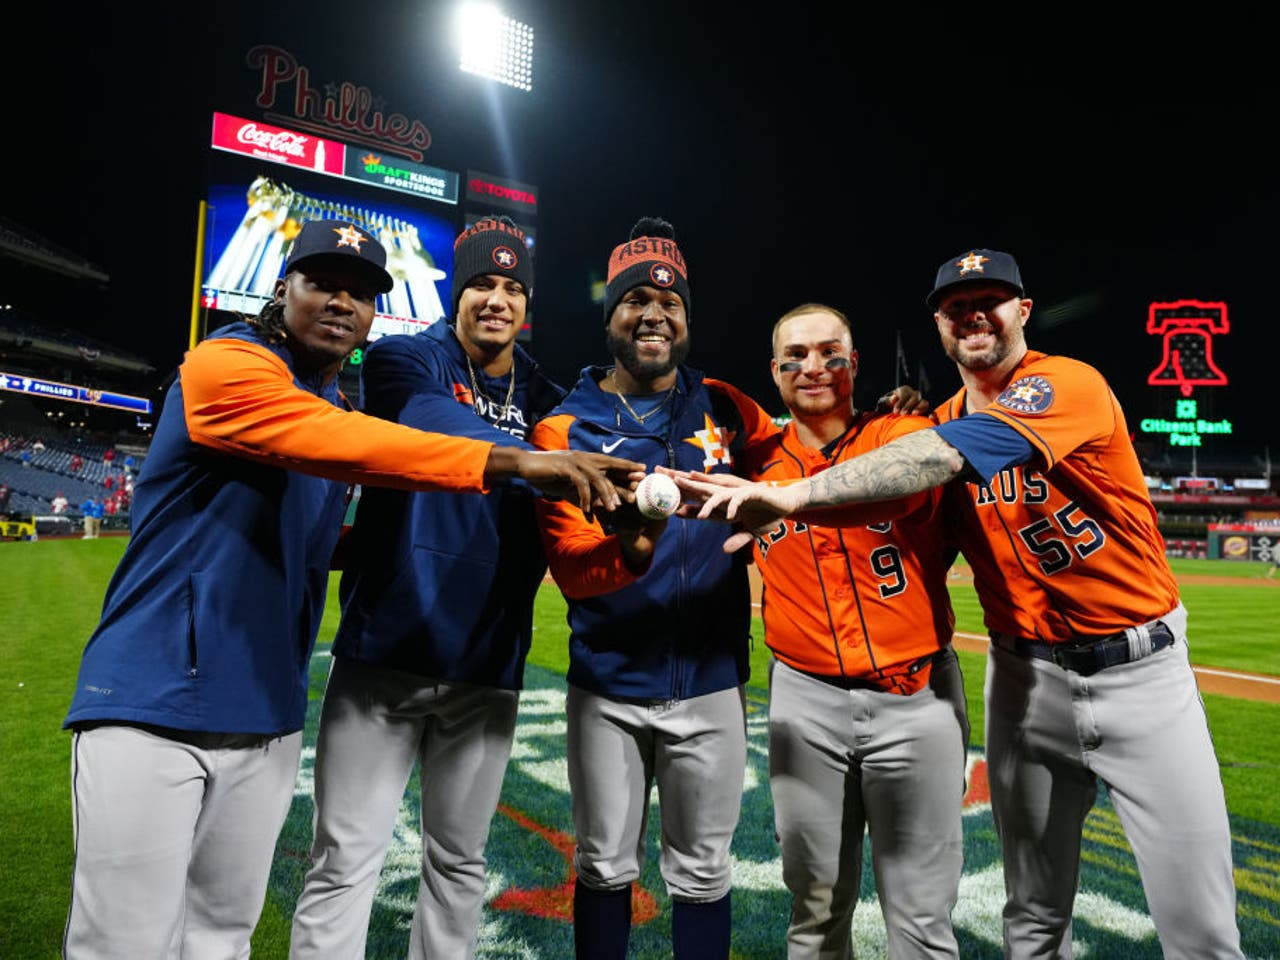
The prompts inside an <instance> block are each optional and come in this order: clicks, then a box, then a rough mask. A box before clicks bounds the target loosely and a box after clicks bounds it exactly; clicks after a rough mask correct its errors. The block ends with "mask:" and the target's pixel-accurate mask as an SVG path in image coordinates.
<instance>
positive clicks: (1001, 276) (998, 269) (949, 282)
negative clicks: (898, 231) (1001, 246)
mask: <svg viewBox="0 0 1280 960" xmlns="http://www.w3.org/2000/svg"><path fill="white" fill-rule="evenodd" d="M975 280H986V281H988V282H990V281H993V280H994V281H996V282H999V283H1004V284H1007V285H1009V286H1011V287H1013V288H1014V289H1015V290H1017V291H1018V296H1020V297H1022V296H1026V291H1025V290H1023V288H1022V272H1021V271H1020V270H1019V269H1018V262H1017V261H1016V260H1014V259H1013V257H1012V256H1011V255H1010V254H1007V253H1002V252H1001V251H999V250H987V249H986V248H983V247H978V248H975V249H973V250H969V251H967V252H966V253H962V254H960V255H959V256H958V257H952V258H951V259H950V260H947V261H945V262H944V263H943V264H942V266H940V267H939V268H938V275H937V277H936V278H935V279H934V281H933V292H932V293H931V294H929V296H927V297H925V298H924V302H925V303H926V304H928V305H929V306H930V307H932V308H936V307H937V306H938V302H939V301H940V300H941V299H942V297H943V294H945V293H946V292H947V291H948V290H949V289H951V288H952V287H954V286H956V284H960V283H970V282H972V281H975Z"/></svg>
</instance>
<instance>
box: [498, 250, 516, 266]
mask: <svg viewBox="0 0 1280 960" xmlns="http://www.w3.org/2000/svg"><path fill="white" fill-rule="evenodd" d="M493 262H494V263H496V264H497V265H498V266H500V267H502V269H503V270H510V269H511V268H512V267H514V266H515V265H516V252H515V251H514V250H512V249H511V248H510V247H494V248H493Z"/></svg>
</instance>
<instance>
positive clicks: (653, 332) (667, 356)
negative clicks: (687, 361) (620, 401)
mask: <svg viewBox="0 0 1280 960" xmlns="http://www.w3.org/2000/svg"><path fill="white" fill-rule="evenodd" d="M607 339H608V343H609V352H610V353H611V354H612V355H613V357H614V359H616V360H617V361H618V365H619V366H621V367H622V368H623V369H624V370H626V371H627V372H628V373H630V374H631V375H632V376H633V377H634V378H635V380H636V381H637V383H638V384H644V385H645V386H646V389H648V388H653V387H655V386H656V388H657V389H661V388H662V387H664V386H665V384H658V385H655V383H654V381H655V380H658V379H659V378H664V377H666V376H667V375H669V374H670V373H671V372H672V371H673V370H675V368H676V367H677V366H679V365H680V364H681V363H682V362H683V361H684V358H685V357H686V356H688V353H689V326H688V314H687V313H686V311H685V305H684V300H683V299H681V297H680V295H679V294H678V293H676V292H674V291H673V290H668V289H663V288H660V287H650V286H646V285H642V286H638V287H632V288H631V289H630V290H628V291H627V293H626V295H625V296H624V297H623V298H622V300H621V301H619V303H618V305H617V306H616V307H614V310H613V315H612V316H611V317H610V318H609V327H608V333H607Z"/></svg>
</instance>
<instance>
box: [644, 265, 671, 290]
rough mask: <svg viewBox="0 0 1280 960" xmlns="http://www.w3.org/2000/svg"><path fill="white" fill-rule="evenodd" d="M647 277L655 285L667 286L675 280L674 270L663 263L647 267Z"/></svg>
mask: <svg viewBox="0 0 1280 960" xmlns="http://www.w3.org/2000/svg"><path fill="white" fill-rule="evenodd" d="M649 279H650V280H652V281H653V285H654V286H655V287H669V286H671V285H672V284H673V283H675V282H676V272H675V271H674V270H672V269H671V268H670V267H668V266H667V265H666V264H665V263H655V264H654V265H653V266H651V267H650V268H649Z"/></svg>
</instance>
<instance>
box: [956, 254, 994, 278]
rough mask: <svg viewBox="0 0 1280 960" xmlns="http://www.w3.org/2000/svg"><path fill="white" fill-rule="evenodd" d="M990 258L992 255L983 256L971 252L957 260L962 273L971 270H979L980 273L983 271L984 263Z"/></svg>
mask: <svg viewBox="0 0 1280 960" xmlns="http://www.w3.org/2000/svg"><path fill="white" fill-rule="evenodd" d="M990 259H991V258H990V257H981V256H978V254H976V253H970V254H967V255H965V256H964V257H962V258H961V259H959V260H957V261H956V266H957V267H959V268H960V273H961V274H962V275H963V274H966V273H968V272H969V271H970V270H977V271H978V272H979V273H982V272H983V269H982V265H983V264H984V263H986V262H987V261H988V260H990Z"/></svg>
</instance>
